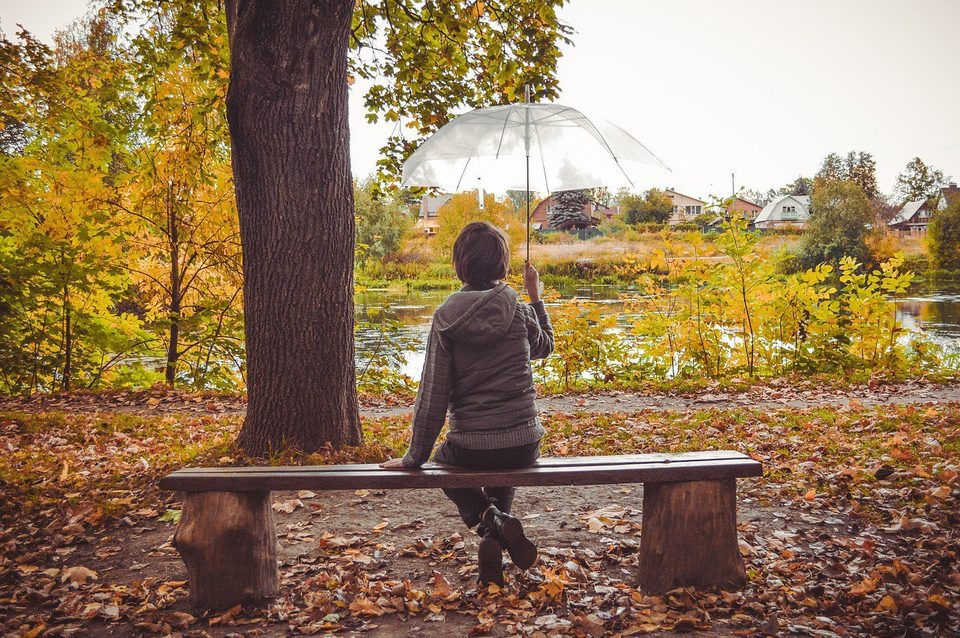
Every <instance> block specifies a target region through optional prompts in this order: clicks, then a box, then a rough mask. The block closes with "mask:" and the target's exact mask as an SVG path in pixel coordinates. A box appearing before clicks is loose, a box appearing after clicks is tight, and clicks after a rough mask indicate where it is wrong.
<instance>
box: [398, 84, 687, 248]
mask: <svg viewBox="0 0 960 638" xmlns="http://www.w3.org/2000/svg"><path fill="white" fill-rule="evenodd" d="M528 100H529V97H528ZM651 165H652V166H659V167H662V168H667V166H666V165H665V164H664V163H663V162H661V161H660V159H659V158H658V157H657V156H656V155H654V154H653V153H652V152H650V150H649V149H648V148H647V147H646V146H644V145H643V144H641V143H640V142H639V141H637V139H636V138H634V137H633V136H632V135H630V134H629V133H627V132H626V131H624V130H623V129H622V128H620V127H619V126H617V125H615V124H612V123H610V122H607V121H606V120H601V119H590V118H588V117H587V116H585V115H584V114H583V113H581V112H580V111H578V110H577V109H574V108H571V107H569V106H563V105H560V104H530V103H529V102H527V103H523V104H508V105H503V106H492V107H489V108H483V109H476V110H473V111H470V112H469V113H465V114H463V115H461V116H459V117H457V118H455V119H453V120H452V121H450V122H449V123H448V124H446V125H445V126H443V127H442V128H440V130H438V131H437V132H436V133H434V134H433V135H432V136H431V137H430V138H429V139H428V140H427V141H425V142H424V143H423V144H421V145H420V148H418V149H417V150H416V151H414V153H413V154H412V155H411V156H410V157H409V159H407V161H406V162H405V163H404V165H403V178H402V181H401V184H402V185H403V186H436V187H438V188H440V189H442V190H444V191H447V192H456V191H460V190H472V189H474V188H477V186H478V185H479V186H481V187H482V188H483V189H485V190H488V191H493V192H501V193H502V192H506V191H508V190H525V191H526V193H527V259H528V260H529V258H530V191H531V190H533V191H540V192H545V193H554V192H557V191H567V190H578V189H582V188H594V187H598V186H606V187H609V188H620V187H626V188H635V187H636V185H637V184H638V183H642V180H643V178H644V177H645V176H646V175H647V174H648V169H649V167H650V166H651ZM667 170H669V169H667Z"/></svg>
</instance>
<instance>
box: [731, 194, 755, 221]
mask: <svg viewBox="0 0 960 638" xmlns="http://www.w3.org/2000/svg"><path fill="white" fill-rule="evenodd" d="M762 210H763V206H760V205H759V204H756V203H754V202H751V201H750V200H749V199H745V198H743V197H734V198H733V199H732V200H730V203H729V204H728V205H727V216H728V217H729V216H730V215H732V214H733V213H734V212H738V213H740V214H741V215H743V217H744V219H746V220H747V221H751V222H752V221H753V220H755V219H756V218H757V215H759V214H760V211H762Z"/></svg>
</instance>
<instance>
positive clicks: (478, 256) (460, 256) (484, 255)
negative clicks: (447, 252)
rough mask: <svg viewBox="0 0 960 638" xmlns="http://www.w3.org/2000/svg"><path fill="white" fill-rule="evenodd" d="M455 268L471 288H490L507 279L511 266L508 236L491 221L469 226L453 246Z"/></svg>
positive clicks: (462, 231) (458, 275)
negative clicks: (496, 282)
mask: <svg viewBox="0 0 960 638" xmlns="http://www.w3.org/2000/svg"><path fill="white" fill-rule="evenodd" d="M453 267H454V268H456V270H457V277H459V278H460V281H462V282H463V283H465V284H467V285H468V286H470V287H471V288H481V289H482V288H489V287H491V285H492V284H493V282H495V281H499V280H501V279H504V278H506V276H507V269H508V268H509V267H510V248H509V247H508V246H507V236H506V235H504V234H503V231H502V230H500V229H499V228H497V227H496V226H494V225H493V224H491V223H489V222H472V223H470V224H467V225H466V226H464V227H463V230H461V231H460V235H459V236H458V237H457V241H455V242H454V243H453Z"/></svg>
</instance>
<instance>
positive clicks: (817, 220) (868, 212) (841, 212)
mask: <svg viewBox="0 0 960 638" xmlns="http://www.w3.org/2000/svg"><path fill="white" fill-rule="evenodd" d="M873 222H874V215H873V208H872V207H871V206H870V200H869V199H867V196H866V195H865V194H864V192H863V190H862V189H861V188H860V187H859V186H857V185H856V184H855V183H854V182H852V181H849V180H846V181H825V182H822V183H818V184H817V187H816V188H815V189H814V191H813V198H812V200H811V203H810V221H809V223H808V225H807V230H806V232H805V233H804V235H803V243H802V244H801V246H800V251H799V253H798V254H797V257H798V259H799V262H800V265H801V266H802V267H804V268H813V267H815V266H816V265H818V264H822V263H828V264H833V265H836V264H838V263H839V262H840V259H841V258H842V257H852V258H854V259H856V260H857V261H860V262H864V263H869V262H870V261H872V256H871V254H870V250H869V249H868V248H867V241H866V240H867V234H868V233H869V232H870V231H869V227H870V225H871V224H872V223H873Z"/></svg>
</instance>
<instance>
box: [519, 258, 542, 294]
mask: <svg viewBox="0 0 960 638" xmlns="http://www.w3.org/2000/svg"><path fill="white" fill-rule="evenodd" d="M523 287H524V288H526V289H527V296H528V297H530V303H536V302H538V301H540V273H538V272H537V269H536V268H534V267H533V264H531V263H530V262H529V261H527V262H524V264H523Z"/></svg>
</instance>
